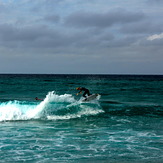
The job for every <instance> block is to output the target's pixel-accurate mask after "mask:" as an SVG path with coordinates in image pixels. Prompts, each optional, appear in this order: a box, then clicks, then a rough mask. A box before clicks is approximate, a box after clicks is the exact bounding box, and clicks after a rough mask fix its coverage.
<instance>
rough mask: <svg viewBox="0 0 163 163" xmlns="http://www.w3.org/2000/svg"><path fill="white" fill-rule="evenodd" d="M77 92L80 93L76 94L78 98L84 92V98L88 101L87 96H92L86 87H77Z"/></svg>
mask: <svg viewBox="0 0 163 163" xmlns="http://www.w3.org/2000/svg"><path fill="white" fill-rule="evenodd" d="M76 90H78V91H79V92H78V93H77V94H76V95H77V96H78V95H79V94H80V93H82V91H84V93H83V97H85V98H86V99H87V97H86V95H88V96H90V95H91V94H90V92H89V90H88V89H87V88H84V87H77V88H76Z"/></svg>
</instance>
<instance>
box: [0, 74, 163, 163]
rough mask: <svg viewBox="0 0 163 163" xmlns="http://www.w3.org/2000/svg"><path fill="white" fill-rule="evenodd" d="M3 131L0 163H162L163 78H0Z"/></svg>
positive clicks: (11, 76) (53, 76)
mask: <svg viewBox="0 0 163 163" xmlns="http://www.w3.org/2000/svg"><path fill="white" fill-rule="evenodd" d="M79 86H83V87H86V88H88V89H89V90H90V92H91V93H98V94H100V95H99V96H98V98H97V99H96V100H93V101H90V102H82V97H81V96H76V93H77V91H76V89H75V88H76V87H79ZM35 97H38V98H40V99H43V100H42V101H36V100H35ZM0 131H1V136H0V162H2V163H3V162H39V163H44V162H84V161H85V162H104V163H105V162H111V163H112V162H114V163H120V162H122V163H123V162H160V163H161V162H163V76H161V75H17V74H15V75H14V74H12V75H11V74H1V75H0Z"/></svg>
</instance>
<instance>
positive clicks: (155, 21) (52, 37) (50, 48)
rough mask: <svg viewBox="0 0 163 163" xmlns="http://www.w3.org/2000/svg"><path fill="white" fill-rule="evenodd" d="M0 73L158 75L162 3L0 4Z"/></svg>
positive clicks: (162, 52)
mask: <svg viewBox="0 0 163 163" xmlns="http://www.w3.org/2000/svg"><path fill="white" fill-rule="evenodd" d="M0 73H49V74H53V73H54V74H56V73H57V74H63V73H66V74H73V73H75V74H85V73H86V74H163V0H0Z"/></svg>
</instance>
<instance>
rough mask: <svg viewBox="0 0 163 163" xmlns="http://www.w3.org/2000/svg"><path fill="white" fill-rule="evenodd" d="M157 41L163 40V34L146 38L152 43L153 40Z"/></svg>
mask: <svg viewBox="0 0 163 163" xmlns="http://www.w3.org/2000/svg"><path fill="white" fill-rule="evenodd" d="M158 39H163V33H161V34H155V35H151V36H149V37H147V40H149V41H153V40H158Z"/></svg>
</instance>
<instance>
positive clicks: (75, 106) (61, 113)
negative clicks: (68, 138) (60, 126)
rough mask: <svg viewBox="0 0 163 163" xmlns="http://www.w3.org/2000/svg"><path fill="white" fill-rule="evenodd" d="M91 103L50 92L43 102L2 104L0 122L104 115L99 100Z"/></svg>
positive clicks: (69, 95) (10, 102)
mask: <svg viewBox="0 0 163 163" xmlns="http://www.w3.org/2000/svg"><path fill="white" fill-rule="evenodd" d="M99 98H100V97H98V98H97V100H94V101H91V102H89V103H83V102H82V100H81V99H80V100H76V99H75V98H74V97H73V96H72V95H71V94H64V95H57V94H56V93H55V92H54V91H52V92H49V93H48V94H47V95H46V97H45V99H44V100H43V101H41V102H40V101H39V102H38V101H37V102H29V101H17V100H15V101H8V102H3V103H0V121H1V122H2V121H15V120H32V119H48V120H58V119H60V120H62V119H71V118H80V117H82V116H90V115H97V114H99V113H103V112H104V111H103V109H102V108H101V106H100V104H99V102H98V99H99Z"/></svg>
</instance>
